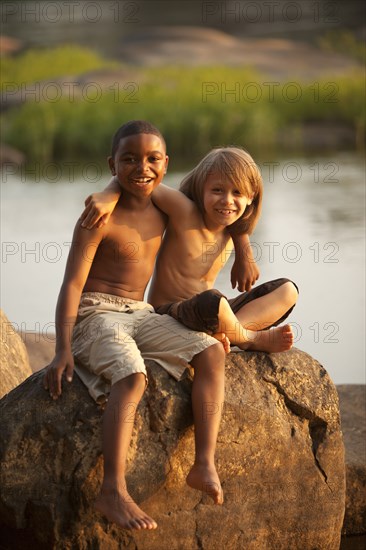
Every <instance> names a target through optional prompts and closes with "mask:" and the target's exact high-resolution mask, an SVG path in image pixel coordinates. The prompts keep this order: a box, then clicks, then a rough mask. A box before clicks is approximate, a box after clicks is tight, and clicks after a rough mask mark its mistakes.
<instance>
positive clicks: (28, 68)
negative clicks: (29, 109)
mask: <svg viewBox="0 0 366 550" xmlns="http://www.w3.org/2000/svg"><path fill="white" fill-rule="evenodd" d="M116 67H119V64H118V63H115V62H112V61H106V60H105V59H103V58H102V57H100V55H99V54H97V53H95V52H93V51H91V50H89V49H87V48H82V47H80V46H71V45H69V46H68V45H65V46H60V47H58V48H54V49H31V50H28V51H26V52H25V53H23V54H20V55H18V56H16V57H5V58H3V59H2V60H1V83H2V84H3V83H5V82H7V83H9V82H10V83H14V84H21V83H30V82H37V81H40V80H46V79H50V78H57V77H61V76H65V75H68V76H72V75H79V74H82V73H86V72H88V71H94V70H97V69H101V68H116Z"/></svg>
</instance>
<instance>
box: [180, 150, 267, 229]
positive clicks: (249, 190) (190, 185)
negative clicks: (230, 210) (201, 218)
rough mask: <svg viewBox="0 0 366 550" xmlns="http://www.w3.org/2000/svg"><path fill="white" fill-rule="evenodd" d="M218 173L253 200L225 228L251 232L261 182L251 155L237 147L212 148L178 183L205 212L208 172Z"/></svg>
mask: <svg viewBox="0 0 366 550" xmlns="http://www.w3.org/2000/svg"><path fill="white" fill-rule="evenodd" d="M213 173H215V174H216V173H219V174H221V175H222V177H223V178H225V179H226V180H229V181H230V182H231V183H232V184H233V185H235V187H236V188H237V189H239V191H240V192H241V193H242V194H243V195H245V196H246V197H248V198H249V197H250V198H252V202H251V204H250V205H248V206H247V207H246V209H245V212H244V214H243V215H242V216H241V218H239V219H238V220H237V221H236V222H235V223H233V224H232V225H230V226H229V227H228V229H229V230H230V233H232V234H233V233H236V234H240V233H241V234H244V233H248V234H251V233H252V231H253V229H254V227H255V226H256V223H257V221H258V218H259V216H260V213H261V207H262V197H263V182H262V176H261V173H260V170H259V168H258V166H257V165H256V163H255V162H254V160H253V158H252V157H251V156H250V154H249V153H248V152H247V151H245V150H244V149H242V148H240V147H233V146H228V147H217V148H215V149H212V150H211V151H210V152H209V153H208V154H207V155H206V156H205V157H204V158H203V159H202V160H201V161H200V162H199V163H198V164H197V166H196V167H195V168H193V170H191V171H190V172H189V173H188V174H187V176H185V178H184V179H183V181H182V183H181V184H180V191H182V193H184V194H185V195H186V196H187V197H188V198H190V199H191V200H193V201H194V202H195V203H196V204H197V206H198V208H199V210H200V212H201V213H202V214H204V212H205V209H204V204H203V192H204V185H205V182H206V179H207V178H208V176H209V175H210V174H213Z"/></svg>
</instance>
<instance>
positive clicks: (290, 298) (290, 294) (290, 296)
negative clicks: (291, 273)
mask: <svg viewBox="0 0 366 550" xmlns="http://www.w3.org/2000/svg"><path fill="white" fill-rule="evenodd" d="M281 290H282V292H283V300H284V301H285V302H286V304H288V306H289V307H292V306H294V305H295V304H296V302H297V298H298V296H299V291H298V288H297V286H296V285H295V283H293V282H292V281H289V280H288V281H287V282H286V283H284V284H283V285H282V286H281Z"/></svg>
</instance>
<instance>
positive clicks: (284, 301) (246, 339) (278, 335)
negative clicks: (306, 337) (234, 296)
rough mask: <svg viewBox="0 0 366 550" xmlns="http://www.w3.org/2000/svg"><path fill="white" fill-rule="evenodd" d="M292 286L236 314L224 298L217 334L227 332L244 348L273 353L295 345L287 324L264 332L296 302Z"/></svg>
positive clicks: (256, 301) (283, 288)
mask: <svg viewBox="0 0 366 550" xmlns="http://www.w3.org/2000/svg"><path fill="white" fill-rule="evenodd" d="M297 296H298V293H297V290H296V287H295V286H294V284H293V283H291V282H286V283H284V284H283V285H281V286H280V287H278V288H276V289H275V290H273V291H272V292H270V293H269V294H266V295H265V296H261V297H260V298H257V299H255V300H253V301H251V302H249V303H248V304H245V305H244V306H243V307H242V308H241V309H240V310H239V311H238V312H237V313H236V314H235V313H234V312H233V311H232V309H231V307H230V305H229V303H228V301H227V300H226V299H225V298H221V300H220V306H219V327H218V332H223V333H225V334H226V335H227V336H228V337H229V339H230V341H231V343H232V344H234V345H237V346H239V347H240V348H241V349H247V350H258V351H266V352H268V353H271V352H279V351H286V350H288V349H290V348H291V347H292V345H293V339H294V337H293V332H292V329H291V326H290V325H288V324H286V325H282V326H279V327H276V328H272V329H270V330H263V329H265V328H267V327H269V326H271V325H272V324H273V323H275V322H276V321H277V320H278V319H280V318H281V317H282V316H283V315H284V314H285V313H286V312H287V311H288V310H289V309H290V308H291V307H293V306H294V305H295V303H296V301H297Z"/></svg>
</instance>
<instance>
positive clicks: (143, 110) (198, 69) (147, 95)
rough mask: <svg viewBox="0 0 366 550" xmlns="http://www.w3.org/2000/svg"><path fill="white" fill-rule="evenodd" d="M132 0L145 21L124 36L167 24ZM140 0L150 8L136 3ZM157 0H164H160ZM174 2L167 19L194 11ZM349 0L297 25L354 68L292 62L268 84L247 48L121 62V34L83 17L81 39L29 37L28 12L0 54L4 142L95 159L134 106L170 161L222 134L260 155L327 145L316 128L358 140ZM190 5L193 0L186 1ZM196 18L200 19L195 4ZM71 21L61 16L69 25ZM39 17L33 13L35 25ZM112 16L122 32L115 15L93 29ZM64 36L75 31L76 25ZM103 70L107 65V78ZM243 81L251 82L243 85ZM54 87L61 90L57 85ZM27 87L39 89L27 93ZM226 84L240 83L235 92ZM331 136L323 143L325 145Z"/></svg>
mask: <svg viewBox="0 0 366 550" xmlns="http://www.w3.org/2000/svg"><path fill="white" fill-rule="evenodd" d="M15 4H19V5H24V4H26V3H24V2H19V3H15ZM38 4H41V5H42V2H40V3H38ZM122 4H123V3H122ZM130 4H131V3H130ZM132 4H133V3H132ZM135 4H136V6H138V7H139V13H140V18H141V20H140V24H138V25H136V24H135V26H133V25H129V26H126V25H124V27H123V26H122V27H120V30H123V33H122V34H123V36H124V37H125V36H127V37H129V38H130V39H131V37H132V39H134V35H135V34H136V31H138V32H139V33H140V35H141V34H144V32H145V31H146V29H149V28H151V26H153V25H154V24H163V25H164V21H165V20H164V14H163V13H162V11H159V10H157V11H158V12H159V13H158V14H156V9H155V10H152V7H151V5H150V6H149V7H147V3H146V2H145V3H141V2H140V3H135ZM142 4H144V8H145V11H142V10H141V9H140V8H141V5H142ZM160 4H162V6H163V7H166V8H167V9H166V10H165V11H169V10H168V4H167V3H162V2H160ZM173 4H174V10H175V11H174V10H171V11H170V12H169V13H168V14H167V15H166V17H168V18H170V19H169V21H170V23H171V22H172V21H173V24H178V23H180V24H182V21H183V23H190V24H192V22H194V21H196V20H195V18H194V17H196V18H197V14H196V15H195V16H194V17H193V15H194V14H193V15H192V13H191V14H190V16H189V15H187V13H188V12H189V11H190V10H191V12H192V11H193V7H192V2H188V3H184V2H180V3H177V2H173ZM183 4H184V6H183ZM211 4H218V5H221V4H222V3H211ZM303 4H305V3H303ZM318 4H319V5H321V4H322V3H321V2H320V3H318ZM328 4H329V3H328ZM328 4H324V5H325V6H326V5H328ZM356 4H357V2H350V4H349V10H348V12H346V13H347V14H348V15H347V16H346V15H343V16H342V17H341V18H338V24H337V25H333V26H334V27H335V28H329V27H332V25H323V26H321V27H319V29H318V32H313V31H312V30H311V29H312V28H313V27H314V24H313V25H312V26H311V25H310V26H309V22H308V20H307V19H306V18H304V21H303V22H302V27H300V29H301V30H302V31H303V32H300V33H299V32H298V33H297V37H298V38H300V39H302V40H304V38H306V39H307V41H308V43H309V42H310V43H311V45H312V47H316V48H318V49H319V52H328V53H329V52H334V55H338V53H341V54H342V56H344V57H348V58H349V59H352V60H354V61H355V64H354V65H352V69H350V70H346V71H344V72H343V73H342V74H340V73H339V71H338V72H337V74H335V75H334V76H331V78H330V76H329V74H327V73H326V69H327V67H324V76H321V77H318V78H316V79H314V78H309V76H305V75H304V76H303V77H300V78H299V75H298V73H297V74H296V77H293V78H287V79H285V80H284V79H282V81H279V82H278V85H276V86H274V87H273V89H272V92H271V93H270V91H269V88H268V81H271V80H272V81H273V78H272V79H271V78H268V75H265V74H262V73H261V72H259V71H258V70H256V69H254V68H252V67H250V66H248V65H247V63H246V61H245V59H244V58H243V62H242V64H241V65H238V64H237V63H236V65H235V66H230V60H228V64H226V63H225V64H223V63H222V62H220V63H218V64H217V65H213V64H212V63H210V64H205V65H204V66H202V65H201V66H197V65H194V64H193V65H192V66H190V65H189V60H188V62H187V63H184V64H179V63H171V62H170V63H169V62H168V63H165V64H158V65H154V64H150V65H149V64H146V65H141V64H136V63H128V62H126V60H124V59H123V55H119V52H121V51H122V46H121V44H118V42H116V43H115V45H114V48H112V46H111V43H110V41H109V42H108V40H107V39H106V40H102V41H100V42H99V43H98V48H97V49H96V48H95V46H94V44H95V43H96V40H93V38H92V36H90V30H91V27H93V28H94V29H97V27H96V26H95V25H94V26H93V25H91V23H90V21H89V23H88V22H86V23H88V24H87V25H86V26H85V29H87V31H88V32H86V31H85V32H80V33H79V34H80V40H79V43H78V44H77V43H72V44H63V43H62V39H61V37H60V35H59V34H58V33H57V32H50V30H49V31H48V34H47V36H46V38H44V39H43V40H42V39H40V38H39V34H38V35H37V36H38V38H36V39H35V38H34V36H35V35H34V29H33V35H32V34H30V33H31V31H32V25H30V26H29V27H27V29H28V30H26V29H25V26H24V24H23V26H22V27H21V30H22V33H23V39H24V38H25V40H24V44H23V47H22V48H21V49H20V50H19V51H18V52H16V53H15V54H12V55H8V56H5V57H3V58H2V60H1V63H2V70H1V86H2V94H3V96H4V94H5V96H6V97H7V98H8V99H9V100H10V101H9V102H8V103H6V104H5V108H4V110H3V113H2V115H1V124H2V142H3V143H6V145H7V146H11V147H13V148H15V149H16V150H19V151H21V153H22V154H23V155H24V158H25V159H26V161H27V162H28V163H33V162H41V163H48V162H54V161H57V162H59V161H75V160H77V161H84V160H90V159H93V160H94V161H96V162H98V163H100V165H101V166H104V165H105V157H106V155H108V153H109V147H110V142H111V136H112V135H113V133H114V132H115V130H116V128H117V127H118V126H119V125H120V124H122V123H123V122H125V121H127V120H130V119H135V118H139V119H147V120H150V121H151V122H153V123H155V124H156V125H157V126H158V127H159V128H160V129H161V131H162V132H163V134H164V136H165V137H166V140H167V143H168V149H169V152H170V153H171V154H173V159H174V160H173V163H174V162H175V163H176V164H177V165H178V164H179V163H182V164H184V163H185V162H186V160H187V159H190V160H191V161H192V162H194V161H196V160H197V159H198V158H200V157H201V156H202V155H204V154H206V152H207V151H208V150H209V149H210V148H211V147H213V146H215V145H220V144H234V143H235V144H242V145H245V146H247V147H248V148H249V149H250V151H251V152H252V153H253V154H256V155H260V156H261V155H263V154H265V155H267V156H268V155H272V154H273V155H277V154H278V153H279V152H280V151H281V149H286V151H287V154H291V151H296V152H298V151H299V150H300V151H301V150H304V149H305V150H307V149H309V150H310V151H311V150H312V149H314V148H318V149H319V148H321V147H322V144H321V143H320V142H319V141H317V140H315V142H314V143H312V139H313V136H314V135H316V133H317V132H318V131H319V128H323V129H325V130H326V131H327V132H330V133H332V132H333V130H334V129H338V130H339V128H342V129H343V130H344V131H345V132H346V134H347V136H348V137H347V139H346V140H345V141H344V140H343V141H342V139H341V140H340V147H342V148H346V149H360V148H362V147H363V144H364V134H365V108H364V102H365V89H364V70H363V63H364V61H365V43H364V41H363V40H362V37H360V34H359V32H358V31H357V29H356V28H355V27H354V23H355V21H356V20H357V14H358V11H357V9H356V8H358V4H357V6H356V7H355V5H356ZM169 5H170V4H169ZM300 5H301V3H300ZM187 6H188V7H190V10H189V9H188V10H187V9H185V7H186V8H187ZM170 7H171V8H172V5H170ZM327 9H328V8H327ZM177 10H178V11H177ZM352 10H353V11H352ZM19 13H20V12H19ZM136 13H138V12H136ZM173 13H174V14H175V18H176V19H174V17H173V16H172V14H173ZM178 13H180V16H179V17H180V18H179V17H178V15H177V14H178ZM154 14H155V16H154ZM109 15H110V14H109ZM308 15H309V14H308ZM328 15H329V14H328ZM14 17H15V16H14ZM14 17H13V18H11V17H10V19H9V21H8V23H9V24H8V30H9V32H12V33H13V36H15V37H16V36H17V33H18V34H19V28H18V27H19V26H21V25H20V23H19V24H18V25H17V22H16V21H14ZM172 17H173V19H174V20H173V19H172ZM187 17H188V19H187ZM192 17H193V19H192ZM347 17H349V20H348V19H347ZM144 18H145V19H146V21H145V19H144ZM149 18H150V19H149ZM324 20H325V19H324ZM228 21H229V20H228ZM125 22H126V17H125ZM196 22H197V21H196ZM200 22H201V24H202V16H201V20H200ZM311 22H313V23H314V17H312V18H310V23H311ZM352 22H353V26H352ZM66 23H67V21H66V22H65V21H64V22H63V24H64V29H65V28H66V27H65V24H66ZM84 23H85V21H84ZM165 23H166V21H165ZM219 23H221V24H219ZM272 23H273V22H272ZM35 24H36V23H35V22H33V27H34V26H35ZM144 25H145V26H144ZM212 26H213V27H215V26H216V27H217V28H220V29H221V30H223V31H225V32H227V33H232V36H234V35H235V36H236V37H238V36H239V35H240V37H247V36H249V37H251V36H257V37H258V36H259V37H264V38H266V37H268V32H269V31H268V29H269V30H270V32H271V36H275V37H276V38H277V39H278V38H280V39H281V38H286V39H287V40H288V39H291V40H294V39H295V34H296V33H294V32H293V30H289V29H290V27H291V25H289V24H287V27H286V29H287V33H286V32H282V31H281V22H278V23H277V25H276V22H274V23H273V24H272V25H271V26H268V25H267V27H266V26H265V25H262V27H261V26H260V25H259V26H257V28H258V29H259V30H258V32H257V34H256V35H255V33H254V32H253V28H254V27H253V25H246V26H245V25H244V26H243V25H241V27H239V26H236V25H235V21H231V24H229V23H227V24H226V25H223V18H222V14H221V19H220V18H217V17H216V18H215V20H213V21H212ZM48 27H49V26H48ZM56 27H57V26H56ZM112 27H113V30H112ZM303 27H304V28H303ZM5 28H6V26H5ZM54 28H55V27H54ZM107 28H109V30H110V35H111V37H113V40H114V41H116V40H117V41H118V39H117V38H116V32H118V25H111V22H109V27H108V26H107V27H103V25H101V26H100V31H98V32H100V33H101V36H102V37H104V38H107V36H108V34H106V33H107ZM206 28H207V26H206ZM144 29H145V31H144ZM309 29H310V30H309ZM39 30H40V29H38V31H39ZM239 30H240V31H241V32H239ZM80 31H82V27H80ZM27 33H28V34H27ZM137 34H138V33H137ZM66 36H67V33H66ZM70 36H71V37H72V38H73V39H74V38H75V33H71V35H70ZM111 40H112V38H111ZM113 40H112V41H113ZM137 45H138V41H137ZM121 58H122V60H121ZM192 61H194V60H193V59H192ZM83 75H85V79H84V80H83ZM105 75H109V80H108V78H107V80H106V79H105ZM113 75H115V79H114V81H113ZM291 80H292V81H294V82H295V84H296V86H297V89H298V90H300V93H299V95H298V97H297V98H296V100H292V99H291V97H294V94H295V97H296V87H295V88H294V87H292V89H291V87H288V86H287V85H288V83H289V81H291ZM68 81H70V82H74V83H75V82H77V83H78V87H76V88H73V89H70V88H69V89H68V90H65V85H67V82H68ZM266 82H267V84H266ZM37 83H38V85H39V86H40V88H38V89H37V88H36V86H37ZM52 83H54V84H55V86H54V87H53V88H52ZM65 83H66V84H65ZM92 83H94V87H93V85H92ZM210 83H211V84H210ZM249 83H255V86H254V87H253V86H252V88H250V86H249ZM210 85H211V88H210ZM246 85H248V86H249V87H246ZM286 86H287V87H286ZM61 89H62V90H63V92H62V94H60V97H57V93H58V91H60V90H61ZM32 90H38V91H36V92H35V93H33V94H32ZM230 90H236V91H235V93H231V94H230V93H229V91H230ZM66 92H67V93H66ZM206 92H207V93H206ZM205 93H206V96H205ZM55 94H56V95H55ZM308 127H312V128H313V132H312V133H310V137H309V136H308V138H307V139H305V138H304V135H306V129H307V128H308ZM314 127H315V130H314ZM343 133H344V132H343ZM341 134H342V132H341ZM327 147H329V145H327V144H325V145H324V148H325V149H326V148H327Z"/></svg>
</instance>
